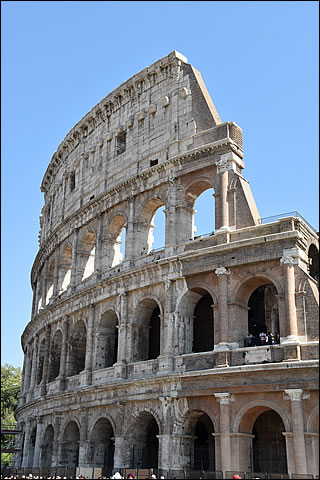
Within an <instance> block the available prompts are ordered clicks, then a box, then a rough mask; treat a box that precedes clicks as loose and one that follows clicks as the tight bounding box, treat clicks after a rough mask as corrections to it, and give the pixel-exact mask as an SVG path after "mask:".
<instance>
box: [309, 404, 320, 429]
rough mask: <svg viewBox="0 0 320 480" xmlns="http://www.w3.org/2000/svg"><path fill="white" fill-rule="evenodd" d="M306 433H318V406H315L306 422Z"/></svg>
mask: <svg viewBox="0 0 320 480" xmlns="http://www.w3.org/2000/svg"><path fill="white" fill-rule="evenodd" d="M307 432H308V433H319V405H317V406H316V407H315V408H314V409H313V410H312V412H311V413H310V415H309V417H308V420H307Z"/></svg>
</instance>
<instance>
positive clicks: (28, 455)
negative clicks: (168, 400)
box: [22, 389, 319, 474]
mask: <svg viewBox="0 0 320 480" xmlns="http://www.w3.org/2000/svg"><path fill="white" fill-rule="evenodd" d="M286 392H287V393H288V394H289V397H290V400H291V403H292V402H295V401H297V395H300V400H301V399H302V391H301V392H300V391H299V392H298V391H297V390H294V389H293V390H292V393H291V391H289V390H287V391H286ZM240 395H241V394H240ZM236 396H237V394H234V395H230V394H227V393H216V394H214V397H216V401H214V400H213V397H211V399H206V400H205V401H204V403H205V404H206V405H207V406H208V405H210V409H209V410H210V412H211V413H209V412H208V407H207V406H206V407H205V410H207V412H208V413H207V412H206V411H203V410H201V409H199V408H197V409H196V410H192V409H187V410H186V411H185V412H184V415H183V417H181V416H179V421H178V418H177V417H176V416H175V414H173V417H172V416H171V421H172V426H173V429H174V430H175V431H173V430H172V428H171V427H170V426H169V424H168V423H167V421H168V418H169V417H167V420H165V418H164V417H161V418H159V417H158V415H157V416H156V417H155V416H154V414H153V413H152V410H150V411H147V410H146V409H144V410H141V411H140V413H137V415H134V416H132V414H131V413H130V412H129V411H126V412H125V418H127V419H128V424H127V425H126V426H125V428H123V427H122V432H121V427H120V424H121V423H122V422H121V421H120V417H118V416H117V414H115V411H114V409H113V408H111V409H110V408H109V409H108V408H107V407H106V408H105V412H106V413H105V415H104V416H100V417H98V418H97V417H96V414H95V415H94V418H96V419H95V420H93V421H92V425H91V426H90V425H88V422H89V423H90V422H91V421H90V418H91V415H92V413H93V411H92V413H90V410H89V411H88V412H87V414H86V415H84V412H82V413H81V416H80V417H79V418H78V419H77V418H75V417H74V418H73V419H72V420H71V419H70V420H69V421H66V422H65V423H64V425H61V426H60V427H59V424H58V423H56V422H54V421H52V422H51V423H46V424H45V425H44V424H43V423H40V424H38V425H37V427H33V428H32V425H31V424H30V426H31V428H32V430H31V431H30V432H29V433H28V431H27V433H26V435H28V434H30V447H29V449H26V448H25V449H24V452H23V455H24V457H23V462H22V463H23V465H24V466H32V465H35V464H36V463H37V459H38V462H39V465H40V466H41V467H43V468H48V467H51V466H55V465H59V466H66V467H76V466H79V465H80V466H83V467H95V468H101V469H102V471H103V472H104V474H110V472H111V471H112V469H113V468H124V467H127V468H156V469H157V468H160V469H161V470H162V471H166V472H168V471H171V472H172V474H174V473H177V472H178V471H179V470H180V472H181V471H221V470H223V471H232V470H239V471H246V472H250V471H252V472H269V473H274V474H276V473H278V474H286V473H288V472H289V473H290V472H292V471H299V470H300V471H301V469H303V468H305V467H303V466H302V465H299V462H298V463H297V460H296V461H295V462H296V463H295V464H294V460H293V459H294V450H295V449H296V448H301V445H302V443H301V438H300V441H299V446H297V445H296V444H295V441H294V438H295V436H296V435H297V434H298V435H300V437H301V434H300V433H299V432H296V431H295V429H296V425H295V423H296V422H297V419H293V418H292V421H291V422H292V423H291V424H290V422H288V418H289V415H288V411H287V410H285V409H282V411H279V406H278V404H275V405H277V406H276V407H275V408H276V409H277V411H276V410H275V409H273V408H272V407H271V406H270V401H266V404H265V405H263V402H261V401H260V402H258V405H256V406H252V403H256V404H257V402H254V401H253V402H249V404H248V406H247V407H245V406H244V408H242V410H241V412H240V413H241V417H239V413H238V415H236V416H234V414H233V413H232V410H233V409H232V403H233V402H234V401H235V398H234V397H236ZM252 398H253V397H252ZM197 401H198V400H197ZM283 401H284V400H283ZM175 402H176V401H175ZM188 402H189V401H187V403H188ZM208 402H209V403H208ZM192 403H193V400H192V399H191V400H190V408H191V405H192ZM289 403H290V402H289ZM102 411H103V408H102ZM110 411H112V412H113V414H115V415H116V416H115V419H116V421H114V419H112V420H111V417H110ZM108 412H109V413H108ZM172 413H173V412H172V411H171V414H172ZM311 418H312V429H313V430H315V433H312V434H311V433H310V434H306V438H307V435H309V436H310V437H309V438H310V439H313V440H315V438H316V436H317V434H318V421H319V420H318V414H317V415H316V416H315V415H314V413H313V414H312V415H311V416H310V419H311ZM117 421H119V422H120V423H119V425H118V424H117ZM177 421H178V423H177ZM309 423H310V422H309ZM228 424H229V427H228V428H227V425H228ZM178 425H180V426H179V427H178ZM177 427H178V429H177ZM85 428H87V430H86V431H85ZM168 428H169V431H168ZM166 431H167V432H168V433H167V434H166ZM86 432H87V433H86ZM170 432H171V433H170ZM39 436H41V438H39ZM315 448H316V443H315V441H313V442H311V443H310V442H306V443H305V447H304V456H305V458H304V461H308V462H309V467H310V465H311V466H312V467H311V468H314V469H316V468H317V466H316V463H317V460H316V450H315ZM239 452H241V455H239ZM302 456H303V455H302Z"/></svg>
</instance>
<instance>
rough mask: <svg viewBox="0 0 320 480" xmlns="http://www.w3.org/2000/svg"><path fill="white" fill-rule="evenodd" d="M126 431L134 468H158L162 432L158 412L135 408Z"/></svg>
mask: <svg viewBox="0 0 320 480" xmlns="http://www.w3.org/2000/svg"><path fill="white" fill-rule="evenodd" d="M133 417H134V420H133V421H132V422H131V425H132V428H131V429H130V427H129V428H128V429H127V431H126V435H125V436H126V438H127V445H128V448H129V451H130V465H132V467H134V468H158V458H159V441H158V436H159V435H161V434H162V428H161V422H160V419H159V416H158V414H157V413H156V412H155V411H154V410H153V409H151V408H148V407H145V408H144V409H136V410H135V411H134V412H133Z"/></svg>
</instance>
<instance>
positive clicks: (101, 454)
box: [90, 418, 114, 475]
mask: <svg viewBox="0 0 320 480" xmlns="http://www.w3.org/2000/svg"><path fill="white" fill-rule="evenodd" d="M113 437H114V432H113V428H112V425H111V423H110V422H109V420H107V419H106V418H100V419H99V420H98V421H97V422H96V423H95V425H94V428H93V431H92V436H91V452H90V463H91V465H92V466H93V467H97V468H102V469H103V475H109V474H110V473H111V471H112V468H113V456H114V443H113Z"/></svg>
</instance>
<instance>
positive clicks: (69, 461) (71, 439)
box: [59, 419, 80, 467]
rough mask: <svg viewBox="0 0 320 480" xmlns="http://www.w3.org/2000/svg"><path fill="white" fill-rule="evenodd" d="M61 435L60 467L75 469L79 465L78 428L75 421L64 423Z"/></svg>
mask: <svg viewBox="0 0 320 480" xmlns="http://www.w3.org/2000/svg"><path fill="white" fill-rule="evenodd" d="M62 432H63V433H62V435H61V442H60V443H61V444H62V449H61V458H60V461H59V464H60V465H63V466H68V467H77V466H78V464H79V441H80V427H79V423H78V422H77V421H75V419H70V420H69V421H68V422H66V423H65V426H64V429H63V431H62Z"/></svg>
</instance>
